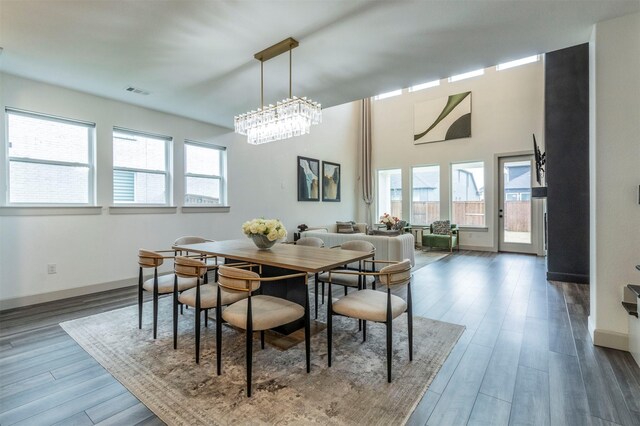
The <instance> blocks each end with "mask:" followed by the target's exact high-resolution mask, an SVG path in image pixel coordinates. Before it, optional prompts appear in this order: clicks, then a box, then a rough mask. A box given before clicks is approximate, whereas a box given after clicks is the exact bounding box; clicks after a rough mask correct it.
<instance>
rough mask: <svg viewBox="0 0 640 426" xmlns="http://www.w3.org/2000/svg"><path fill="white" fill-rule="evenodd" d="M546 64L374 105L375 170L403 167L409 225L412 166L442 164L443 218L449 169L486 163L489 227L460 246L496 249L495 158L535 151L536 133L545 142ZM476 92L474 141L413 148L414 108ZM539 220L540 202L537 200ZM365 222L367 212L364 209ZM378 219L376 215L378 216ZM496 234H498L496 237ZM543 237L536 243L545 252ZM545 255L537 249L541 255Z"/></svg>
mask: <svg viewBox="0 0 640 426" xmlns="http://www.w3.org/2000/svg"><path fill="white" fill-rule="evenodd" d="M543 79H544V73H543V63H542V61H539V62H535V63H532V64H527V65H523V66H520V67H515V68H510V69H507V70H503V71H496V70H495V67H491V68H487V69H485V74H484V75H483V76H479V77H474V78H470V79H467V80H462V81H458V82H455V83H448V82H447V81H446V80H442V81H441V82H440V86H438V87H433V88H429V89H425V90H421V91H418V92H412V93H408V92H407V91H404V93H403V94H402V95H401V96H396V97H393V98H387V99H383V100H378V101H373V108H372V109H373V112H372V128H373V132H372V133H373V169H374V171H375V170H378V169H387V168H402V187H403V206H402V211H403V212H405V217H404V219H405V220H409V217H408V216H409V213H408V212H409V211H410V191H409V188H410V187H411V182H410V175H411V167H412V166H421V165H432V164H439V165H440V214H441V217H442V218H448V217H449V210H450V186H449V181H450V177H449V176H450V165H451V163H452V162H466V161H484V164H485V201H486V228H485V229H477V230H474V231H463V232H461V245H462V246H463V247H466V248H473V249H479V250H493V251H496V250H497V232H496V230H497V226H498V218H497V214H496V209H497V202H498V201H497V197H496V195H497V185H498V182H497V176H498V170H497V167H498V166H497V158H496V154H506V153H516V152H523V151H527V152H531V153H532V152H533V147H532V138H531V134H532V133H535V134H536V137H537V140H538V141H539V143H542V144H544V140H543V139H544V138H543V107H544V99H543V95H544V91H543ZM469 90H470V91H471V92H472V123H471V137H470V138H466V139H456V140H449V141H446V142H435V143H429V144H422V145H414V144H413V134H414V126H413V121H414V113H413V108H414V105H415V104H416V103H418V102H423V101H426V100H430V99H435V98H440V97H446V96H449V95H451V94H455V93H460V92H465V91H469ZM534 206H535V209H536V210H535V211H537V214H536V215H535V217H534V219H535V220H539V219H540V216H541V213H540V211H539V210H540V207H541V203H538V202H537V201H534ZM359 212H360V215H361V218H364V217H365V216H364V208H362V207H361V208H360V210H359ZM374 214H375V213H374ZM494 234H495V235H494ZM540 240H541V235H540V236H539V237H538V238H537V239H535V240H534V241H535V242H536V243H537V244H536V246H537V247H541V246H542V244H541V241H540ZM540 250H542V249H541V248H538V251H540Z"/></svg>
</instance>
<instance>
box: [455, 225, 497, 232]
mask: <svg viewBox="0 0 640 426" xmlns="http://www.w3.org/2000/svg"><path fill="white" fill-rule="evenodd" d="M458 229H459V230H460V231H462V232H489V228H488V227H486V226H458Z"/></svg>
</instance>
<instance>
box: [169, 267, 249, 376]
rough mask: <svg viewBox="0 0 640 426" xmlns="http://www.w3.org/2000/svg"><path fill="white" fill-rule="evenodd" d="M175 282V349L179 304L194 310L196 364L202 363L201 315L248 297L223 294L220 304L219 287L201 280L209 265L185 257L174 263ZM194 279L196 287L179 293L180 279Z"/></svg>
mask: <svg viewBox="0 0 640 426" xmlns="http://www.w3.org/2000/svg"><path fill="white" fill-rule="evenodd" d="M174 272H175V281H174V287H173V300H174V303H173V349H177V348H178V304H179V303H180V304H182V305H185V306H191V307H192V308H194V311H195V312H194V318H195V327H194V329H195V340H196V342H195V346H196V364H199V363H200V323H201V319H202V318H201V317H202V315H201V313H202V311H204V312H205V316H206V315H208V312H209V309H212V308H218V309H220V308H219V307H218V306H227V305H229V304H231V303H235V302H237V301H239V300H241V299H243V298H245V297H247V296H248V295H247V294H246V293H242V292H226V291H225V292H223V293H222V300H221V302H220V304H218V285H217V284H216V283H214V284H205V283H204V282H203V280H201V278H202V277H203V276H205V275H206V273H207V264H206V263H205V262H204V261H202V260H200V259H197V258H196V259H194V258H189V257H184V256H177V257H176V258H175V261H174ZM179 278H192V279H195V280H196V286H195V287H193V288H190V289H188V290H185V291H183V292H182V293H179V291H178V279H179Z"/></svg>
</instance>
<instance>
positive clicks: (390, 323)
mask: <svg viewBox="0 0 640 426" xmlns="http://www.w3.org/2000/svg"><path fill="white" fill-rule="evenodd" d="M392 324H393V322H392V321H389V322H387V382H389V383H391V355H392V350H391V345H392V343H393V342H392V339H393V335H392V333H393V332H392V327H391V325H392Z"/></svg>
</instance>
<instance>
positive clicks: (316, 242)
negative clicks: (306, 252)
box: [296, 237, 324, 319]
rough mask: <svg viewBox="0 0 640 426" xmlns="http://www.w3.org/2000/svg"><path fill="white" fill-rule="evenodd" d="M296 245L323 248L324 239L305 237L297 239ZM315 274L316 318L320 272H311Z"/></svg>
mask: <svg viewBox="0 0 640 426" xmlns="http://www.w3.org/2000/svg"><path fill="white" fill-rule="evenodd" d="M296 245H297V246H307V247H319V248H322V247H324V241H322V240H321V239H320V238H318V237H303V238H300V239H299V240H298V241H296ZM310 275H313V277H314V286H315V289H314V293H315V300H316V303H315V310H316V319H318V276H319V275H318V273H317V272H316V273H315V274H310ZM322 289H323V291H322V293H323V295H322V297H323V298H324V283H323V284H322ZM323 303H324V299H323Z"/></svg>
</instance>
